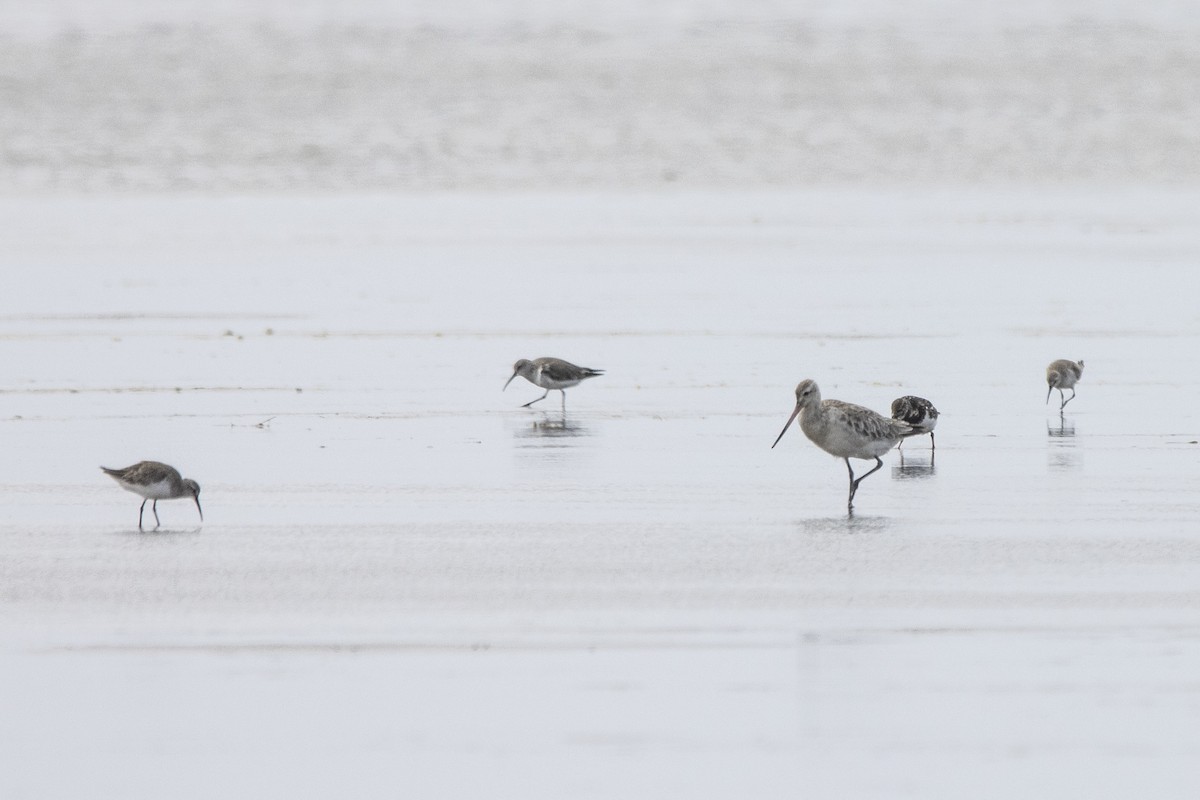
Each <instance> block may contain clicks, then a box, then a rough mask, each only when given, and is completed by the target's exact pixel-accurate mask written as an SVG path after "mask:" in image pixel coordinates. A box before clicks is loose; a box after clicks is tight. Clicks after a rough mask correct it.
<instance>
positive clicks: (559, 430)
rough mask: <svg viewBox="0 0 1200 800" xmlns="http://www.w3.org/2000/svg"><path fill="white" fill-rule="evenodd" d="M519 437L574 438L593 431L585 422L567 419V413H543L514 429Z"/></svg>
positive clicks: (515, 434)
mask: <svg viewBox="0 0 1200 800" xmlns="http://www.w3.org/2000/svg"><path fill="white" fill-rule="evenodd" d="M513 435H514V436H515V437H516V438H518V439H573V438H580V437H584V436H591V435H592V431H591V429H590V428H589V427H588V426H587V425H584V424H583V423H580V422H574V421H572V420H569V419H567V417H566V415H565V414H564V415H562V416H558V415H553V414H543V415H541V418H540V419H535V420H533V421H532V422H531V423H529V424H528V425H522V426H520V427H518V428H515V429H514V430H513Z"/></svg>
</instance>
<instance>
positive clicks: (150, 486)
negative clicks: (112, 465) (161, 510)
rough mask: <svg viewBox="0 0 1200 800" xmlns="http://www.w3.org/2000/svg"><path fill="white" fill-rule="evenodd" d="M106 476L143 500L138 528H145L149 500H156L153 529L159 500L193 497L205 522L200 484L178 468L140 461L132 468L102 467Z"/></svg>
mask: <svg viewBox="0 0 1200 800" xmlns="http://www.w3.org/2000/svg"><path fill="white" fill-rule="evenodd" d="M100 469H102V470H104V472H105V474H106V475H111V476H112V478H113V479H114V480H115V481H116V482H117V483H119V484H121V488H122V489H127V490H128V491H131V492H133V493H134V494H136V495H140V496H141V497H142V498H143V499H142V507H141V508H139V509H138V530H142V513H143V512H144V511H145V510H146V501H147V500H153V501H154V503H153V505H151V506H150V510H151V511H153V512H154V528H155V529H156V530H157V529H158V527H159V525H161V524H162V523H160V522H159V521H158V501H159V500H175V499H177V498H180V497H190V498H192V499H193V500H195V501H196V510H197V511H199V512H200V521H201V522H203V521H204V510H203V509H202V508H200V484H198V483H196V482H195V481H194V480H191V479H190V478H184V477H182V476H180V474H179V470H177V469H175V468H174V467H172V466H170V465H168V464H163V463H161V462H158V461H139V462H138V463H136V464H134V465H133V466H132V467H125V468H124V469H109V468H108V467H101V468H100Z"/></svg>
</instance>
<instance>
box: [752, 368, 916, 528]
mask: <svg viewBox="0 0 1200 800" xmlns="http://www.w3.org/2000/svg"><path fill="white" fill-rule="evenodd" d="M797 416H798V417H800V430H802V431H804V435H805V436H807V437H808V438H809V439H810V440H811V441H812V443H813V444H815V445H816V446H817V447H819V448H821V449H822V450H824V451H825V452H826V453H829V454H830V455H832V456H837V457H838V458H840V459H842V460H844V461H845V462H846V471H847V472H849V473H850V496H849V497H848V498H847V499H846V510H847V511H853V510H854V494H855V492H857V491H858V485H859V484H860V483H862V481H863V479H864V478H866V477H867V476H868V475H871V474H872V473H874V472H875V471H876V470H878V469H879V468H880V467H882V466H883V460H882V459H880V456H882V455H883V454H884V453H886V452H887V451H889V450H891V449H892V448H893V447H895V446H896V444H897V443H899V441H900V440H901V439H903V438H904V437H906V436H912V435H914V434H915V433H918V431H917V430H915V429H914V428H913V426H912V425H909V424H908V423H907V422H901V421H900V420H895V419H888V418H887V417H885V416H883V415H882V414H876V413H875V412H874V411H872V410H871V409H869V408H863V407H862V406H856V405H854V404H853V403H843V402H842V401H841V400H822V399H821V389H820V387H818V386H817V384H816V381H813V380H811V379H805V380H802V381H800V383H799V384H798V385H797V386H796V408H795V410H794V411H792V415H791V416H790V417H788V421H787V423H786V424H785V425H784V426H783V430H782V431H780V432H779V436H778V437H777V438H776V439H775V444H773V445H771V447H772V448H774V447H775V445H776V444H779V440H780V439H782V438H783V435H784V434H785V433H787V429H788V428H789V427H790V426H791V424H792V420H794V419H795V418H796V417H797ZM852 458H862V459H867V460H869V459H872V458H873V459H875V467H874V469H872V470H870V471H869V472H867V473H866V474H865V475H861V476H859V477H858V478H855V477H854V468H853V467H851V466H850V459H852Z"/></svg>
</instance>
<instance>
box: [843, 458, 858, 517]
mask: <svg viewBox="0 0 1200 800" xmlns="http://www.w3.org/2000/svg"><path fill="white" fill-rule="evenodd" d="M845 462H846V471H847V472H849V473H850V496H849V497H847V498H846V507H847V508H854V492H855V491H856V490H857V489H858V483H857V482H856V481H855V480H854V467H852V466H850V459H848V458H847V459H845Z"/></svg>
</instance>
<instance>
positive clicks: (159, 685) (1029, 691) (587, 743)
mask: <svg viewBox="0 0 1200 800" xmlns="http://www.w3.org/2000/svg"><path fill="white" fill-rule="evenodd" d="M1198 201H1200V196H1198V195H1197V193H1195V192H1187V191H1165V190H1152V189H1129V188H1125V189H1120V190H1116V189H1114V190H1112V191H1109V192H1103V191H1089V192H1086V193H1083V192H1070V191H1066V190H1063V191H1058V192H1046V191H1042V192H1037V193H1031V192H1025V191H1021V190H1011V191H1007V192H998V191H991V192H987V193H983V192H970V191H951V190H928V191H913V192H903V193H901V192H865V191H849V190H847V191H833V190H830V191H816V190H814V191H808V192H803V191H794V192H779V193H762V192H760V193H741V194H732V193H727V194H700V193H679V194H672V195H655V194H571V193H563V194H557V195H552V194H546V195H534V194H516V195H503V194H479V195H470V194H438V195H427V196H410V197H385V196H354V197H342V198H318V197H291V198H281V197H260V198H241V199H220V198H171V197H150V198H136V197H129V198H121V199H118V198H112V197H94V198H80V199H75V200H68V199H61V198H60V199H55V200H50V199H46V200H36V199H34V200H30V199H24V200H20V201H17V200H0V219H3V220H5V222H4V225H5V231H4V235H3V237H0V259H2V260H3V265H4V269H5V273H6V274H13V273H14V271H20V274H21V275H23V276H24V278H23V280H22V281H21V282H20V283H18V284H16V285H14V286H11V287H9V289H8V290H7V291H6V292H5V293H4V294H3V296H0V363H4V364H5V365H6V378H5V379H4V381H3V383H2V384H0V431H2V434H0V435H2V436H3V440H4V442H5V446H6V450H7V451H8V452H9V453H11V454H19V458H10V459H5V460H3V461H0V505H2V506H3V508H4V509H5V513H4V519H3V521H0V598H2V602H0V635H2V643H3V646H2V648H0V664H2V667H0V671H2V672H3V674H4V675H5V676H6V680H5V684H6V688H5V689H4V690H3V696H4V713H2V714H0V748H2V749H3V751H4V752H6V753H9V754H14V755H15V758H12V759H11V760H10V761H11V764H12V765H14V766H13V767H10V768H7V769H6V770H4V774H3V776H2V777H0V788H2V789H3V792H2V793H3V794H4V796H6V797H24V796H30V797H32V796H38V797H42V796H78V794H79V793H80V792H81V791H83V790H84V789H83V787H86V791H87V792H89V793H93V794H97V795H115V794H118V793H120V794H123V795H126V796H139V797H148V796H161V795H162V794H163V793H164V792H169V793H170V794H171V796H175V797H201V796H205V797H209V796H212V795H213V794H214V793H220V792H224V793H228V792H236V793H240V794H248V793H253V794H255V795H256V796H280V797H282V796H290V797H294V796H328V795H330V794H335V793H336V794H346V793H347V790H349V792H350V793H354V794H356V795H367V796H380V795H383V794H389V795H390V794H393V793H394V792H395V791H396V789H397V788H400V789H401V790H402V791H403V792H404V793H405V794H413V795H420V796H462V795H465V794H468V793H482V794H488V795H490V796H505V797H525V798H528V797H562V796H572V797H611V796H614V795H617V794H624V795H628V796H659V795H666V794H677V795H687V796H693V797H722V796H731V795H738V796H760V797H775V796H778V797H783V796H789V797H791V796H796V795H797V794H804V793H808V794H814V793H815V794H820V795H825V796H837V797H882V796H886V797H921V798H928V797H961V796H964V795H965V794H970V795H972V796H983V797H1012V796H1014V795H1023V794H1030V793H1033V794H1038V795H1056V796H1062V795H1073V794H1080V795H1083V794H1086V795H1088V796H1090V797H1128V796H1130V795H1132V794H1134V793H1137V794H1146V795H1152V796H1155V797H1190V796H1194V794H1195V791H1196V789H1197V784H1196V778H1195V771H1194V769H1192V766H1193V765H1194V763H1195V760H1196V757H1197V755H1198V752H1197V751H1198V750H1200V742H1198V741H1197V739H1196V736H1195V730H1196V724H1197V722H1198V721H1200V687H1198V686H1197V683H1196V680H1195V675H1196V669H1197V666H1200V618H1198V617H1197V608H1198V606H1200V593H1198V590H1197V587H1198V586H1200V581H1198V579H1200V568H1198V567H1197V564H1198V563H1200V537H1197V535H1196V533H1195V520H1196V518H1197V514H1198V512H1200V498H1198V497H1197V495H1196V493H1195V486H1196V476H1197V458H1198V457H1200V445H1198V444H1197V443H1196V442H1197V439H1200V414H1198V412H1197V410H1196V406H1195V403H1194V402H1193V399H1194V398H1195V396H1196V393H1197V378H1196V376H1195V374H1194V370H1191V369H1188V368H1187V366H1188V365H1187V359H1188V354H1191V353H1194V352H1196V348H1197V344H1198V336H1200V314H1198V313H1197V312H1196V310H1195V302H1194V298H1195V297H1196V296H1197V289H1198V288H1200V277H1197V274H1196V272H1195V269H1194V264H1195V263H1196V258H1197V256H1198V255H1200V234H1198V233H1197V231H1200V225H1198V224H1197V223H1200V219H1197V216H1200V211H1198V210H1197V209H1200V202H1198ZM539 355H557V356H561V357H565V358H568V359H571V360H575V361H578V362H579V363H582V364H585V365H588V366H594V367H601V368H605V369H607V370H608V374H607V375H605V376H604V377H601V378H596V379H594V380H591V381H588V382H587V383H585V384H584V385H582V386H579V387H577V388H575V389H571V390H569V391H568V393H567V411H566V414H565V415H564V414H563V413H562V412H561V411H559V407H558V400H557V396H555V397H551V398H550V399H548V400H546V401H545V402H543V403H541V404H540V406H541V407H540V408H539V407H538V406H535V407H534V410H527V409H522V408H520V407H519V406H520V404H521V403H524V402H527V401H528V400H530V399H533V398H534V397H536V396H537V395H538V394H539V393H540V390H538V389H536V388H534V387H532V386H530V385H528V384H526V383H524V382H523V381H514V382H513V384H512V385H511V386H509V387H508V389H507V391H506V392H504V393H501V391H500V389H501V386H502V385H503V383H504V381H505V380H506V379H507V378H508V376H509V374H510V370H511V364H512V362H513V361H514V360H516V359H517V358H522V357H535V356H539ZM1059 357H1068V358H1083V359H1085V360H1086V363H1087V367H1086V371H1085V373H1084V377H1083V380H1082V381H1081V382H1080V384H1079V386H1078V397H1077V398H1076V399H1075V400H1074V401H1073V402H1072V403H1071V404H1070V405H1069V406H1067V409H1066V412H1065V413H1063V414H1061V415H1060V413H1059V412H1058V410H1057V407H1056V405H1055V404H1052V405H1049V406H1047V405H1044V403H1043V401H1044V398H1045V383H1044V377H1043V370H1044V367H1045V364H1047V363H1048V362H1049V361H1050V360H1052V359H1054V358H1059ZM804 377H812V378H815V379H816V380H818V381H819V382H820V384H821V386H822V389H823V390H824V392H825V396H827V397H836V398H840V399H844V400H850V401H853V402H858V403H862V404H865V405H868V406H871V407H874V408H877V409H886V408H887V406H888V404H889V403H890V401H891V399H892V398H894V397H896V396H898V395H900V394H906V393H916V394H921V395H924V396H927V397H930V398H931V399H932V400H933V401H934V402H935V403H936V404H937V406H938V407H939V408H940V409H941V411H942V414H943V416H942V421H941V425H940V427H939V428H938V431H937V435H938V448H937V451H936V457H935V454H934V453H933V452H931V451H930V449H929V444H928V439H927V438H922V439H916V440H912V441H910V442H908V443H907V444H906V445H905V447H904V450H903V454H901V453H900V452H893V453H892V454H890V455H889V456H888V457H887V458H886V459H885V467H884V469H882V470H881V471H880V472H878V473H876V474H875V475H873V476H871V477H870V478H868V479H867V480H866V481H865V482H864V483H863V485H862V488H861V489H860V492H859V495H858V498H857V507H856V510H855V513H854V515H853V516H852V517H848V516H847V514H846V508H845V492H846V483H845V482H846V477H845V471H844V467H843V465H842V464H841V463H840V462H838V461H836V460H835V459H832V458H830V457H829V456H827V455H825V454H823V453H821V452H820V451H819V450H817V449H816V448H815V447H814V446H813V445H812V444H811V443H809V442H808V441H807V440H806V439H805V438H804V437H803V435H802V434H801V433H800V431H799V430H792V431H790V432H789V433H788V434H787V436H785V437H784V439H783V441H782V442H781V443H780V445H779V447H777V448H776V449H774V450H771V449H770V444H771V441H772V440H773V439H774V437H775V436H776V435H777V434H778V432H779V429H780V427H781V426H782V425H783V423H784V421H785V420H786V418H787V415H788V414H789V413H790V411H791V408H792V403H793V397H792V389H793V387H794V385H795V383H796V382H797V381H798V380H799V379H800V378H804ZM142 458H156V459H161V460H164V461H167V462H169V463H173V464H175V465H176V466H178V467H180V469H181V470H182V471H183V472H184V474H185V475H186V476H189V477H193V478H195V479H197V480H198V481H199V482H200V483H201V484H202V486H203V494H202V500H203V502H204V506H205V514H206V520H205V522H204V524H203V526H201V525H200V524H199V521H198V519H197V518H196V514H195V509H194V508H193V507H191V506H190V505H188V504H186V503H172V502H165V503H162V504H160V505H161V507H160V509H159V512H160V515H161V516H162V519H163V522H164V525H163V528H162V529H161V530H159V531H157V532H153V533H151V532H144V533H142V532H138V531H137V529H136V513H137V505H138V500H137V498H136V497H135V496H133V495H131V494H127V493H124V492H122V491H120V490H119V489H118V488H117V487H116V486H115V485H114V484H112V482H111V481H109V480H108V479H107V478H105V477H104V476H103V475H102V474H101V473H100V472H99V471H98V469H97V466H98V465H99V464H105V465H107V466H123V465H125V464H127V463H132V462H133V461H136V460H139V459H142ZM862 464H865V462H862ZM862 464H860V466H861V465H862ZM64 752H67V753H71V755H72V760H73V769H72V770H70V771H63V770H61V769H57V768H55V767H54V765H55V764H57V763H59V759H60V758H61V754H62V753H64ZM864 760H869V761H870V763H871V764H872V769H870V770H863V769H862V768H861V764H862V763H863V761H864ZM214 763H219V764H221V765H222V768H221V769H220V770H212V769H208V768H206V767H207V766H208V765H212V764H214ZM180 776H186V780H183V779H181V777H180Z"/></svg>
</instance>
